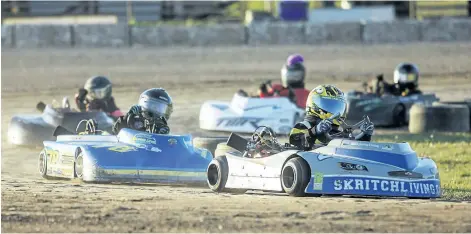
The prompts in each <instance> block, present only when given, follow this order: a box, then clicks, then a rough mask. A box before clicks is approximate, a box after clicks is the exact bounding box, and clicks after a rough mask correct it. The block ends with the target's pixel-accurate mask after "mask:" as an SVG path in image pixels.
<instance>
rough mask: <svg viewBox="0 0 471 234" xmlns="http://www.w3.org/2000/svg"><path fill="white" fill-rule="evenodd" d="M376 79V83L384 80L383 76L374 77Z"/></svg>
mask: <svg viewBox="0 0 471 234" xmlns="http://www.w3.org/2000/svg"><path fill="white" fill-rule="evenodd" d="M376 79H377V80H378V81H383V80H384V74H379V75H377V76H376Z"/></svg>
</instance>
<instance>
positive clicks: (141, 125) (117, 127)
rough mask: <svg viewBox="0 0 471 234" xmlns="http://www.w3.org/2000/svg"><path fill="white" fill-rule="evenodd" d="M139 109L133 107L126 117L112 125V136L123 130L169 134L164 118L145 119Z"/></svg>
mask: <svg viewBox="0 0 471 234" xmlns="http://www.w3.org/2000/svg"><path fill="white" fill-rule="evenodd" d="M145 116H146V115H145V113H143V111H142V110H141V107H140V106H138V105H134V106H132V107H131V109H130V110H129V112H128V113H126V115H124V116H121V117H119V118H118V119H117V120H116V122H115V123H114V125H113V129H112V131H113V134H115V135H116V134H118V133H119V131H121V129H123V128H131V129H134V130H138V131H147V132H151V133H157V134H169V133H170V128H169V127H168V124H167V121H166V120H165V119H164V118H159V117H157V118H150V117H145Z"/></svg>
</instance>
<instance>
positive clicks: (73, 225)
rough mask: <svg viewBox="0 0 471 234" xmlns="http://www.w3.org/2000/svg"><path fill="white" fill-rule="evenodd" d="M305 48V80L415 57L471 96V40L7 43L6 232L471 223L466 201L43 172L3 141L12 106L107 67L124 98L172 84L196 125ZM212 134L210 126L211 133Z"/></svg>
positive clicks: (465, 228) (421, 228) (443, 86)
mask: <svg viewBox="0 0 471 234" xmlns="http://www.w3.org/2000/svg"><path fill="white" fill-rule="evenodd" d="M292 52H301V53H303V55H305V57H306V66H307V67H308V70H309V74H308V88H313V87H314V86H315V85H317V84H320V83H333V84H336V85H338V86H339V87H340V88H342V89H344V90H349V89H354V88H357V89H358V88H360V87H361V86H360V82H359V81H361V80H364V79H365V78H369V77H372V76H374V75H375V74H377V73H385V74H386V79H388V80H392V70H393V69H394V66H395V65H396V64H397V63H399V62H402V61H413V62H416V63H418V64H419V66H420V68H421V71H422V72H423V74H424V75H423V77H422V78H421V84H422V86H421V87H422V89H423V90H424V91H425V92H435V93H437V95H438V96H439V97H440V98H442V99H443V100H460V99H463V98H471V67H470V66H469V65H470V64H471V58H470V57H469V55H470V54H471V44H456V43H454V44H412V45H382V46H368V47H363V46H324V47H300V46H298V47H260V48H249V47H229V48H206V49H201V48H191V49H185V48H177V49H170V48H168V49H119V50H118V49H109V50H106V49H93V50H91V49H87V50H85V49H68V50H65V49H64V50H14V51H13V50H7V51H2V174H1V175H2V183H1V185H2V213H1V214H2V231H4V232H128V231H132V232H167V231H168V232H191V231H193V232H207V231H211V232H231V231H238V232H239V231H241V232H243V231H245V232H269V231H271V232H317V231H322V232H471V216H470V215H469V211H470V210H471V203H470V202H469V201H455V202H451V201H440V200H433V201H430V200H408V199H371V198H370V199H368V198H333V197H322V198H314V197H308V198H292V197H288V196H285V195H275V194H260V193H257V194H245V195H230V194H213V193H211V192H210V191H209V190H208V189H206V188H185V187H168V186H129V185H100V184H84V183H81V182H79V181H47V180H44V179H42V178H40V176H39V175H38V173H37V155H38V153H39V149H28V148H18V147H14V146H11V145H9V144H8V143H7V141H6V136H7V135H6V132H7V126H8V121H9V120H10V118H11V117H12V115H14V114H18V113H35V110H34V106H35V105H36V102H37V101H39V100H43V101H46V102H48V103H49V102H50V101H51V100H52V99H53V98H55V99H57V100H60V99H61V97H62V96H64V95H68V96H69V97H72V96H73V92H74V91H75V90H76V89H77V88H78V87H80V86H81V85H83V83H84V81H85V79H86V78H88V77H89V76H91V75H94V74H104V75H107V76H109V77H110V78H111V79H112V81H113V83H114V84H115V86H114V88H113V92H114V95H115V98H116V100H117V103H118V106H120V107H121V108H122V109H124V110H126V109H127V108H128V107H129V106H130V105H132V104H134V102H135V101H136V100H137V97H138V95H139V93H140V92H142V91H143V90H145V89H147V88H150V87H160V86H162V87H165V88H167V89H168V90H169V92H170V94H171V95H172V96H173V97H174V100H175V106H176V108H175V112H174V115H173V116H172V119H171V121H170V127H171V129H172V131H173V132H175V133H188V132H190V133H194V134H197V135H201V134H205V135H209V133H205V132H202V131H201V130H199V129H198V113H199V107H200V105H201V104H202V103H203V102H204V101H205V100H209V99H218V100H229V99H230V98H231V97H232V94H233V93H234V92H235V91H236V90H237V89H238V88H244V89H247V90H250V91H254V90H255V87H257V86H258V85H257V84H258V83H260V81H263V80H266V79H278V77H279V69H280V66H281V64H282V63H283V61H284V59H285V58H286V56H287V55H288V54H289V53H292ZM211 134H212V133H211Z"/></svg>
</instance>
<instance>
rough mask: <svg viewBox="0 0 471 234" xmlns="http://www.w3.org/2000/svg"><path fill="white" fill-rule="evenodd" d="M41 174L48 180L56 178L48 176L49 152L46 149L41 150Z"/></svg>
mask: <svg viewBox="0 0 471 234" xmlns="http://www.w3.org/2000/svg"><path fill="white" fill-rule="evenodd" d="M38 161H39V165H38V166H39V174H41V177H42V178H44V179H47V180H54V179H56V178H55V177H52V176H48V175H47V154H46V151H45V150H41V152H40V153H39V160H38Z"/></svg>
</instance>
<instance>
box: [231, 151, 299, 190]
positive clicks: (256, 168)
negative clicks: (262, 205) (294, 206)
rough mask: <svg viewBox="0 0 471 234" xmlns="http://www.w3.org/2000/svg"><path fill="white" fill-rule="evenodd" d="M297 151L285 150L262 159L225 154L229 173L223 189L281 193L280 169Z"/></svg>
mask: <svg viewBox="0 0 471 234" xmlns="http://www.w3.org/2000/svg"><path fill="white" fill-rule="evenodd" d="M297 152H298V151H297V150H287V151H283V152H281V153H278V154H274V155H272V156H269V157H264V158H247V157H241V156H239V155H240V154H235V153H231V152H229V153H226V159H227V163H228V165H229V167H228V168H229V173H228V178H227V182H226V185H225V187H226V188H237V189H256V190H266V191H280V192H281V191H283V190H282V187H281V180H280V177H281V169H282V167H283V165H284V163H285V162H286V160H287V159H288V158H289V157H290V156H292V155H294V154H296V153H297Z"/></svg>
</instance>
